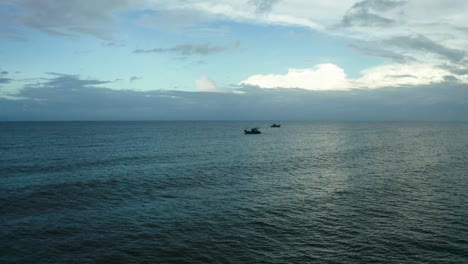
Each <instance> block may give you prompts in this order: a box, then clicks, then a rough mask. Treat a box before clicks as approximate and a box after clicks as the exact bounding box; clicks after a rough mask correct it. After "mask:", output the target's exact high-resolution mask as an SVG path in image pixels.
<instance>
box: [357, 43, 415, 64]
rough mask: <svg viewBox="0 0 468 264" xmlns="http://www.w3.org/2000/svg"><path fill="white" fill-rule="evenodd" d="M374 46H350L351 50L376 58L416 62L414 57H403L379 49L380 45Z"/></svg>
mask: <svg viewBox="0 0 468 264" xmlns="http://www.w3.org/2000/svg"><path fill="white" fill-rule="evenodd" d="M372 44H374V45H371V43H368V44H367V43H360V44H349V45H348V46H349V47H350V48H353V49H355V50H358V51H359V52H361V53H362V54H365V55H369V56H375V57H381V58H388V59H391V60H393V61H395V62H399V63H406V62H414V61H416V59H415V58H414V57H412V56H409V55H403V54H400V53H398V52H395V51H391V50H388V49H383V48H379V46H382V45H379V43H372Z"/></svg>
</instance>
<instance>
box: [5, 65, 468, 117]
mask: <svg viewBox="0 0 468 264" xmlns="http://www.w3.org/2000/svg"><path fill="white" fill-rule="evenodd" d="M204 82H205V83H204ZM106 83H110V82H109V81H101V80H94V79H84V78H81V77H79V76H75V75H60V74H55V75H51V78H48V79H47V80H44V81H43V82H42V83H37V84H29V85H25V86H24V87H23V89H22V90H21V91H20V92H19V93H17V94H14V95H12V96H15V97H16V98H15V99H5V98H2V99H0V120H3V121H5V120H432V121H468V85H466V84H460V83H456V82H445V83H440V84H429V85H424V86H414V87H406V89H401V88H381V89H375V90H363V89H353V90H349V91H307V90H302V89H259V88H257V87H253V86H241V87H239V88H237V89H236V91H237V92H236V93H213V92H181V91H169V90H158V91H149V92H137V91H132V90H112V89H108V88H103V87H102V86H103V85H105V84H106ZM207 83H208V85H210V80H209V79H208V78H206V79H201V83H200V85H201V87H202V88H203V87H205V86H204V85H205V84H207ZM205 88H206V87H205ZM208 90H209V89H208Z"/></svg>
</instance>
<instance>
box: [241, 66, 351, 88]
mask: <svg viewBox="0 0 468 264" xmlns="http://www.w3.org/2000/svg"><path fill="white" fill-rule="evenodd" d="M241 84H244V85H253V86H259V87H262V88H278V87H282V88H303V89H309V90H335V89H336V90H342V89H347V88H348V87H349V84H348V80H347V78H346V74H345V72H344V70H343V69H341V68H340V67H338V66H337V65H334V64H320V65H317V66H315V67H314V68H311V69H289V70H288V72H287V73H286V74H267V75H260V74H259V75H253V76H250V77H248V78H247V79H246V80H244V81H242V82H241Z"/></svg>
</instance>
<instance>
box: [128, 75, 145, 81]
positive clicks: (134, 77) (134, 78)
mask: <svg viewBox="0 0 468 264" xmlns="http://www.w3.org/2000/svg"><path fill="white" fill-rule="evenodd" d="M141 79H143V78H142V77H138V76H132V77H130V79H128V80H129V81H130V82H134V81H138V80H141Z"/></svg>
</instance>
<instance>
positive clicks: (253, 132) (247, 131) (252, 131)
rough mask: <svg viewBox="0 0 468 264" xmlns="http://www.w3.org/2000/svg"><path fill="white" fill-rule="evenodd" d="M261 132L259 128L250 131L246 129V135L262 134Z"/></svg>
mask: <svg viewBox="0 0 468 264" xmlns="http://www.w3.org/2000/svg"><path fill="white" fill-rule="evenodd" d="M261 133H262V132H260V130H258V127H254V128H252V129H250V130H247V129H244V134H249V135H250V134H261Z"/></svg>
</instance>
